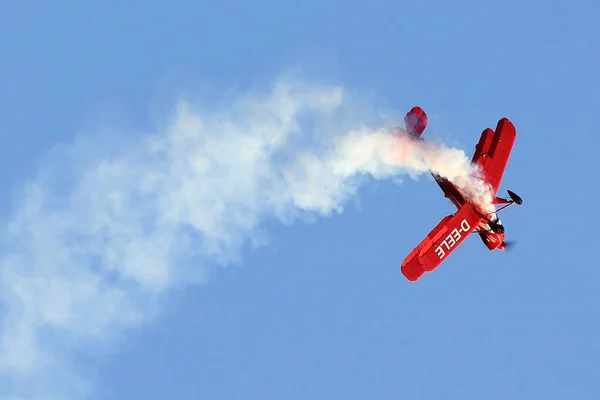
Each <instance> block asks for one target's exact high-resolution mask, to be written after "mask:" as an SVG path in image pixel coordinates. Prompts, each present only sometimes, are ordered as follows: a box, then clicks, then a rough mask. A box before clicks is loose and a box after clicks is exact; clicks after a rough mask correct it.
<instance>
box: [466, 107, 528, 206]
mask: <svg viewBox="0 0 600 400" xmlns="http://www.w3.org/2000/svg"><path fill="white" fill-rule="evenodd" d="M516 137H517V131H516V129H515V126H514V125H513V124H512V122H510V121H509V120H508V119H507V118H502V119H501V120H500V121H498V125H497V126H496V131H495V132H494V131H492V130H491V129H489V128H488V129H486V130H484V131H483V133H482V134H481V138H480V139H479V143H477V146H476V147H475V154H473V160H472V163H473V164H478V165H479V166H480V168H481V172H482V173H483V177H484V179H485V180H486V182H488V183H489V184H490V185H491V187H492V192H493V194H494V195H496V192H497V191H498V187H499V186H500V182H501V181H502V176H503V175H504V171H505V170H506V164H507V163H508V159H509V157H510V152H511V151H512V148H513V145H514V143H515V139H516Z"/></svg>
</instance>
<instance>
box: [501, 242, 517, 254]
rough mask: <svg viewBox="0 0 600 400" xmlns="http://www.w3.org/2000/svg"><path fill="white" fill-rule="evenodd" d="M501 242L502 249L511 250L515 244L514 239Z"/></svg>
mask: <svg viewBox="0 0 600 400" xmlns="http://www.w3.org/2000/svg"><path fill="white" fill-rule="evenodd" d="M502 244H503V245H504V250H506V251H511V250H513V249H514V248H515V246H516V245H517V241H516V240H505V241H504V242H503V243H502Z"/></svg>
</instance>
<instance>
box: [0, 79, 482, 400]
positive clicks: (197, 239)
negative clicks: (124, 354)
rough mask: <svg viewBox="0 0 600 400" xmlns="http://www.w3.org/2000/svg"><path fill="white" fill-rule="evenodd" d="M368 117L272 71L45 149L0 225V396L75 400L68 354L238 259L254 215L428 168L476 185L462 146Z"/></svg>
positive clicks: (305, 209)
mask: <svg viewBox="0 0 600 400" xmlns="http://www.w3.org/2000/svg"><path fill="white" fill-rule="evenodd" d="M378 119H379V120H380V122H381V120H382V119H380V116H379V115H376V114H374V113H371V112H367V111H364V108H363V107H361V105H360V104H358V102H356V101H355V99H353V98H350V97H349V96H347V95H346V93H345V92H344V90H343V88H341V87H329V86H326V85H317V84H311V83H310V82H305V81H304V82H302V81H295V80H286V79H282V80H280V81H278V82H277V83H276V84H275V85H274V87H273V88H272V90H271V91H270V92H268V93H250V94H246V95H243V96H240V97H239V98H237V99H235V100H234V101H232V102H231V104H229V105H228V106H227V107H221V108H216V109H199V108H195V107H194V106H193V105H192V104H189V103H184V102H182V103H180V104H178V106H177V107H176V109H175V112H174V114H173V115H172V118H171V119H170V120H169V121H168V122H167V123H166V125H165V126H164V127H163V128H161V129H158V130H157V132H155V133H154V134H152V135H149V136H144V137H143V138H141V139H140V140H139V142H137V143H127V142H126V141H123V142H122V143H118V144H110V145H109V144H108V143H107V142H106V140H107V139H106V137H103V136H99V137H91V138H82V139H79V140H78V141H77V142H76V143H75V144H73V145H71V146H68V147H65V148H60V149H58V150H57V152H56V157H55V158H53V159H51V160H50V161H49V162H48V163H47V164H46V165H43V168H42V169H41V171H42V172H41V173H40V176H39V177H38V178H37V179H36V180H34V181H32V182H31V183H29V184H27V185H26V186H25V188H24V190H23V193H22V194H21V195H20V197H19V201H18V203H17V204H16V208H15V210H14V213H13V214H12V217H11V219H10V221H9V222H8V223H7V225H6V227H5V229H4V232H3V248H2V257H1V267H0V300H1V302H2V304H3V306H4V310H3V313H2V314H1V318H2V319H1V325H0V327H1V334H0V354H1V355H2V357H1V359H0V374H1V375H0V376H1V377H2V378H0V396H2V395H3V396H5V397H2V398H6V399H8V398H11V399H12V398H21V397H19V396H22V398H45V397H49V398H57V397H54V396H58V395H59V394H60V395H64V397H65V398H71V397H77V398H81V397H82V396H83V394H84V392H85V391H86V390H87V389H88V387H87V384H86V382H85V380H82V378H83V377H81V376H79V374H78V373H76V372H75V371H76V368H74V367H73V363H75V362H76V354H79V353H80V352H83V353H86V352H89V351H90V349H94V348H96V347H97V346H99V345H104V344H106V343H107V342H110V341H111V340H112V339H114V338H118V337H119V335H120V333H121V331H123V330H125V329H129V328H135V327H138V326H140V325H141V324H142V323H143V322H144V321H146V320H147V319H149V318H152V317H153V316H154V315H155V312H156V311H157V310H156V306H157V304H160V303H158V301H159V300H160V295H161V294H163V293H165V292H167V291H168V290H169V289H172V288H174V287H176V286H177V285H179V284H186V283H187V284H189V283H199V282H202V281H204V280H205V279H206V277H207V274H208V272H209V270H210V267H209V266H210V265H215V264H227V263H228V262H231V261H234V260H237V259H238V256H239V252H240V250H241V249H243V246H244V245H245V244H248V243H249V244H256V243H259V239H260V237H259V236H258V235H257V231H256V230H257V227H258V226H259V224H260V221H261V218H263V217H265V216H275V217H277V218H279V219H281V220H282V221H283V222H286V223H289V222H292V221H293V220H294V219H296V218H299V217H303V216H305V215H306V213H309V214H310V213H312V214H316V215H330V214H331V213H333V212H341V211H342V209H343V206H344V204H345V202H346V200H348V198H349V197H351V196H353V195H354V194H355V193H356V191H357V190H358V187H359V185H360V184H361V182H362V177H364V176H367V177H368V176H370V177H373V178H375V179H382V178H390V177H394V176H397V175H399V174H403V173H408V174H410V175H412V176H417V175H419V174H421V173H425V172H427V170H428V169H429V168H432V169H434V170H435V171H436V172H438V173H440V174H442V175H444V176H447V177H449V178H451V179H452V180H454V181H457V182H459V183H461V185H463V186H469V187H470V186H473V187H475V186H476V185H474V184H473V182H474V181H473V180H472V179H471V178H469V173H470V172H471V171H470V166H469V163H468V159H467V158H466V156H465V154H464V153H463V152H462V151H460V150H456V149H446V148H444V147H443V146H440V145H436V146H430V147H427V146H425V147H422V148H421V149H419V151H417V152H415V151H413V150H414V149H412V148H411V147H410V146H413V145H412V144H410V142H407V141H402V139H398V138H395V137H394V136H392V135H391V134H390V132H389V131H388V130H387V129H386V128H385V125H384V124H379V125H378V124H376V123H374V122H373V123H372V122H371V121H376V120H378ZM364 121H369V123H368V124H366V123H365V122H364ZM399 150H400V152H399ZM401 153H402V154H404V156H402V157H401ZM407 154H408V156H406V155H407ZM419 154H420V156H419ZM402 158H403V159H402ZM401 159H402V162H399V160H401ZM69 174H70V175H69ZM32 382H35V384H32ZM75 388H77V391H75Z"/></svg>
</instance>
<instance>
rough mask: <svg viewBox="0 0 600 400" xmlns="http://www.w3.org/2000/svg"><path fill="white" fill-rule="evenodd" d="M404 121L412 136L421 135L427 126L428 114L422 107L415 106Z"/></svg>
mask: <svg viewBox="0 0 600 400" xmlns="http://www.w3.org/2000/svg"><path fill="white" fill-rule="evenodd" d="M404 123H405V124H406V130H407V131H408V134H409V135H410V136H416V137H421V135H422V134H423V132H424V131H425V128H426V127H427V114H426V113H425V111H423V109H422V108H421V107H419V106H415V107H413V108H411V110H410V111H409V112H408V113H406V116H405V117H404Z"/></svg>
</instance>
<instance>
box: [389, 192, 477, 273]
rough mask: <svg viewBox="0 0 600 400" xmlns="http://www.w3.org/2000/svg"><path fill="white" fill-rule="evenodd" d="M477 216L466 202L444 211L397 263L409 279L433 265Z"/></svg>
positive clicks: (458, 241)
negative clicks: (449, 211)
mask: <svg viewBox="0 0 600 400" xmlns="http://www.w3.org/2000/svg"><path fill="white" fill-rule="evenodd" d="M480 221H481V217H480V216H479V214H478V213H477V212H476V211H475V209H474V208H473V206H472V205H471V204H469V203H467V204H465V205H464V206H463V207H462V208H461V209H460V210H458V211H457V212H456V214H454V215H448V216H446V217H444V219H442V220H441V221H440V223H439V224H438V225H437V226H436V227H435V228H433V230H432V231H431V232H430V233H429V234H428V235H427V236H426V237H425V239H424V240H423V241H422V242H421V243H420V244H419V245H418V246H417V247H415V249H414V250H413V251H412V252H411V253H410V254H409V255H408V257H406V259H405V260H404V262H403V263H402V267H400V269H401V271H402V274H403V275H404V276H405V277H406V278H407V279H408V280H409V281H416V280H417V279H419V278H420V277H421V276H422V275H423V274H424V273H425V272H431V271H433V270H434V269H436V268H437V267H438V266H439V265H440V264H441V263H442V262H443V261H444V260H445V259H446V257H448V256H449V255H450V253H452V252H453V251H454V250H455V249H456V248H457V247H458V245H459V244H461V243H462V241H463V240H465V238H466V237H467V236H469V234H470V233H471V232H472V231H473V230H474V229H475V228H476V227H477V225H478V224H479V222H480Z"/></svg>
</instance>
